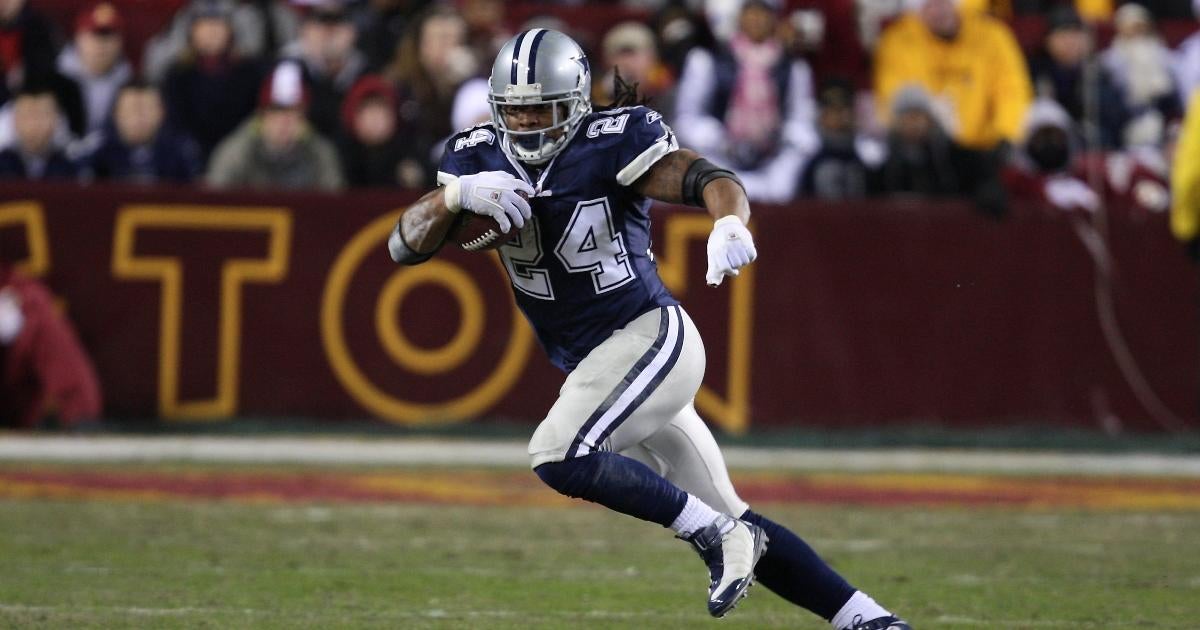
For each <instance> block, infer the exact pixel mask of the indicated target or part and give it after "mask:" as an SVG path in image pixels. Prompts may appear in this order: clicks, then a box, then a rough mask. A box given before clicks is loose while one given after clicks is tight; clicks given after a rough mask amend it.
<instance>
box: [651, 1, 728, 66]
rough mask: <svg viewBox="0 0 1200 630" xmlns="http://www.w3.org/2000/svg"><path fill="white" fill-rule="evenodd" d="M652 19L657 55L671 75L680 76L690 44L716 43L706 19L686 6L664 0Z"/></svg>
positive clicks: (708, 45) (713, 44)
mask: <svg viewBox="0 0 1200 630" xmlns="http://www.w3.org/2000/svg"><path fill="white" fill-rule="evenodd" d="M652 22H653V23H652V28H653V29H654V37H655V40H656V41H657V43H658V56H659V58H660V59H662V62H663V63H664V64H666V66H667V70H669V71H670V73H671V76H674V77H679V76H682V74H683V64H684V63H685V62H686V61H687V56H688V53H690V52H691V51H692V49H693V48H696V47H702V48H706V49H713V48H715V47H716V38H715V37H713V34H712V31H710V30H709V28H708V22H707V21H705V20H704V18H702V17H700V16H699V15H697V14H696V13H694V12H692V11H689V10H688V9H687V7H686V6H683V5H680V4H677V3H674V2H670V3H667V4H666V6H664V7H663V8H662V9H661V10H660V11H659V12H658V13H656V14H655V15H654V19H653V20H652Z"/></svg>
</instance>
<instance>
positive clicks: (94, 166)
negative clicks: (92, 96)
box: [86, 81, 204, 184]
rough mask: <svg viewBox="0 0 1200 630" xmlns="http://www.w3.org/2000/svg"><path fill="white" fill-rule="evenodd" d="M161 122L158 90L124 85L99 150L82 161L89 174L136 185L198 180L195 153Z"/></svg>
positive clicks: (199, 165) (192, 143)
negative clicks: (85, 163)
mask: <svg viewBox="0 0 1200 630" xmlns="http://www.w3.org/2000/svg"><path fill="white" fill-rule="evenodd" d="M165 118H166V116H165V108H164V106H163V102H162V95H161V94H159V91H158V88H156V87H154V86H153V85H151V84H149V83H144V82H141V81H134V82H130V83H127V84H125V85H124V86H123V87H122V88H121V91H120V92H119V93H118V95H117V102H116V106H115V107H114V109H113V116H112V120H111V121H110V122H109V123H108V124H107V125H106V126H105V128H104V131H103V133H102V135H101V140H100V141H99V146H98V147H97V148H96V149H95V150H94V151H93V152H92V153H91V154H90V155H89V156H88V157H87V160H86V161H87V165H88V168H89V170H90V171H91V173H92V174H93V175H94V176H95V177H96V178H97V179H101V180H112V181H123V182H131V183H138V184H149V183H154V182H160V181H170V182H179V183H184V182H190V181H193V180H195V179H196V178H198V177H199V176H200V173H201V172H202V171H203V166H204V164H203V162H202V161H201V155H200V147H199V146H198V145H197V144H196V142H195V141H194V140H192V139H191V138H189V137H188V136H186V135H184V134H182V133H179V132H177V131H175V130H174V129H172V128H170V127H169V126H167V125H166V120H165Z"/></svg>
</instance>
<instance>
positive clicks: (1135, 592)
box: [0, 468, 1200, 629]
mask: <svg viewBox="0 0 1200 630" xmlns="http://www.w3.org/2000/svg"><path fill="white" fill-rule="evenodd" d="M140 470H142V471H143V472H144V471H145V470H146V469H145V468H142V469H140ZM304 470H305V471H306V472H307V473H314V472H316V473H320V472H321V469H319V468H307V469H304ZM339 470H344V469H339ZM151 471H153V469H151ZM164 471H166V474H174V471H172V470H171V469H164ZM759 508H760V509H761V510H762V511H763V512H765V513H767V514H770V515H772V516H774V517H776V519H777V520H780V521H782V522H785V523H787V524H790V525H791V526H793V528H794V529H796V530H797V531H798V532H800V533H801V534H802V535H803V536H804V537H806V538H807V539H808V540H809V542H810V543H812V544H813V546H814V547H816V548H817V549H818V551H819V552H821V553H822V555H824V556H825V557H826V558H827V560H829V561H830V563H831V564H833V565H834V566H835V567H836V568H837V569H838V570H839V571H841V572H842V573H843V574H844V575H846V576H847V577H848V578H850V580H851V581H852V582H854V583H855V584H856V585H858V586H860V587H862V588H864V589H865V590H868V591H869V592H871V593H872V594H873V595H875V596H876V598H877V599H879V600H880V601H881V602H883V603H885V604H886V605H889V606H892V607H894V608H895V609H896V610H897V611H899V612H902V613H903V614H904V615H905V616H906V617H907V618H908V619H909V620H910V621H911V622H913V623H914V625H915V627H917V628H1003V629H1009V628H1014V629H1015V628H1150V627H1153V628H1194V627H1196V626H1197V624H1198V623H1200V622H1197V618H1198V617H1200V536H1198V535H1197V534H1200V512H1197V511H1194V510H1168V511H1162V512H1147V511H1114V510H1082V509H1062V508H1054V509H1036V508H1007V509H1004V508H992V507H987V508H968V507H963V506H958V507H954V506H950V507H936V508H930V507H891V508H878V507H876V508H873V507H849V506H837V505H832V506H831V505H803V504H799V505H798V504H794V503H793V504H775V505H771V504H764V505H760V506H759ZM0 532H2V533H3V535H2V536H0V563H2V566H0V627H15V628H146V627H153V628H231V627H258V628H356V627H384V628H576V627H587V628H629V627H634V628H652V629H657V628H695V627H705V626H711V627H717V626H725V627H739V628H801V629H803V628H812V629H817V628H827V627H828V626H827V625H826V624H824V623H823V622H822V621H821V620H819V619H817V618H816V617H815V616H812V615H811V614H809V613H807V612H804V611H802V610H799V609H797V608H794V607H792V606H790V605H789V604H787V603H786V602H784V601H783V600H782V599H780V598H778V597H776V596H775V595H774V594H772V593H770V592H769V591H768V590H767V589H765V588H763V587H762V586H761V585H758V586H755V587H754V590H753V591H752V593H751V597H750V598H749V599H748V600H746V601H745V602H743V604H742V605H741V606H740V607H739V608H738V609H737V610H735V611H734V612H733V613H732V614H731V615H730V616H729V617H728V618H726V619H724V620H721V621H714V620H711V619H709V618H708V616H707V614H706V613H705V609H704V596H705V588H706V584H707V578H706V575H705V571H704V568H703V565H702V563H701V562H700V561H699V559H698V558H696V557H695V555H694V554H693V552H692V551H691V550H690V549H689V548H688V547H687V546H686V545H685V544H683V543H682V542H680V541H677V540H675V539H673V538H672V537H671V535H670V534H669V533H668V532H667V531H666V530H663V529H661V528H659V527H657V526H654V525H648V524H645V523H641V522H638V521H634V520H632V519H629V518H626V517H621V516H618V515H614V514H610V513H608V512H606V511H604V510H602V509H599V508H595V507H591V506H581V507H556V506H551V507H509V506H491V507H478V506H474V507H472V506H460V505H432V504H420V503H381V502H369V503H349V504H347V503H342V502H336V503H329V502H326V503H288V502H279V501H277V500H261V501H260V500H255V499H254V498H253V497H250V498H248V499H247V498H242V499H239V500H236V501H229V500H212V499H203V500H186V499H179V498H170V499H161V498H149V499H148V500H139V499H138V498H137V497H136V496H132V497H131V496H125V497H120V498H112V497H108V498H105V497H98V498H90V499H88V498H83V499H80V498H74V499H67V500H64V499H57V498H47V497H44V496H43V497H30V498H19V497H18V498H13V497H11V496H10V497H9V498H5V499H2V500H0Z"/></svg>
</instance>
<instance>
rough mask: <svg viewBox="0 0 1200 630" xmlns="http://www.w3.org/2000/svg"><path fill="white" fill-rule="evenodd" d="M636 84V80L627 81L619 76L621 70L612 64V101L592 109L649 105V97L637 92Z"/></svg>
mask: <svg viewBox="0 0 1200 630" xmlns="http://www.w3.org/2000/svg"><path fill="white" fill-rule="evenodd" d="M638 85H639V84H638V82H637V81H634V82H632V83H629V82H627V81H626V80H625V79H624V78H622V77H621V70H620V69H619V68H617V67H616V66H613V91H612V94H613V102H611V103H609V104H608V105H602V106H599V107H596V108H594V109H595V110H596V111H604V110H606V109H618V108H621V107H633V106H635V105H649V104H650V99H649V98H647V97H645V96H642V95H640V94H638Z"/></svg>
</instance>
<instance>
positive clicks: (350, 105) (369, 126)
mask: <svg viewBox="0 0 1200 630" xmlns="http://www.w3.org/2000/svg"><path fill="white" fill-rule="evenodd" d="M396 102H397V101H396V91H395V89H394V88H393V87H392V85H391V84H390V83H388V82H387V81H386V80H384V79H383V78H382V77H380V76H378V75H374V74H369V75H367V76H364V77H363V78H361V79H359V81H358V83H356V84H354V87H353V88H352V89H351V90H350V94H348V95H347V96H346V100H345V102H344V103H343V104H342V126H343V130H342V133H341V137H340V138H339V142H338V149H339V154H340V156H341V160H342V168H343V170H344V171H345V174H346V183H347V184H349V185H350V186H359V187H384V186H403V187H414V188H415V187H418V186H419V185H420V184H421V183H422V180H421V177H422V176H423V175H424V170H423V169H420V168H419V167H418V168H417V170H416V175H415V181H408V180H406V178H405V175H406V174H410V173H412V170H411V168H406V166H408V165H406V164H404V160H405V158H407V157H409V155H408V153H409V150H408V142H406V139H405V137H404V136H402V135H401V134H400V133H399V131H400V129H399V124H398V123H399V121H398V120H397V118H396Z"/></svg>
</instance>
